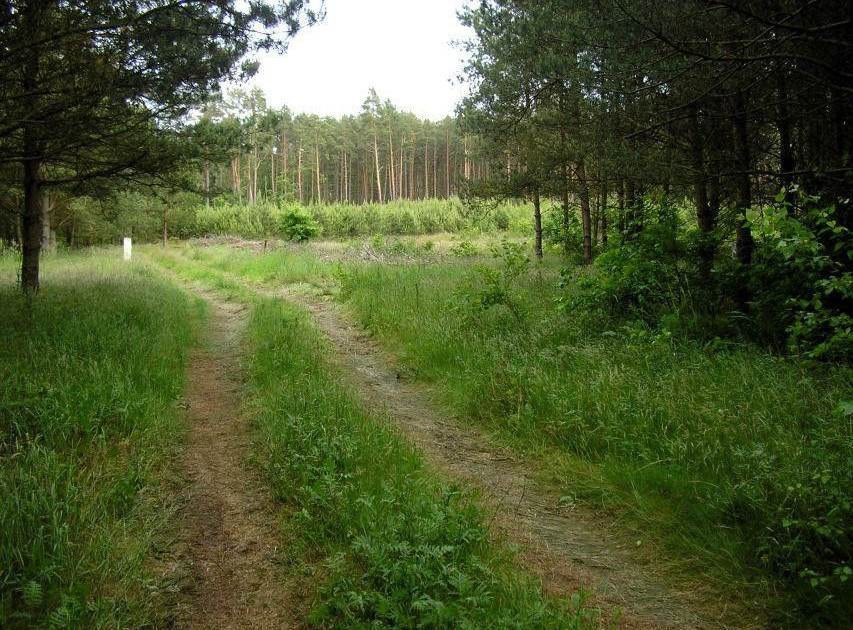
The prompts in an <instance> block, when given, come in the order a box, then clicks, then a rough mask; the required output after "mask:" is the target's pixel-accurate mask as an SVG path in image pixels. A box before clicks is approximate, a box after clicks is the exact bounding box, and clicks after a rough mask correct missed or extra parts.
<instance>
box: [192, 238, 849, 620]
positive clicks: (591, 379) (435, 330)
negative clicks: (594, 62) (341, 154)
mask: <svg viewBox="0 0 853 630" xmlns="http://www.w3.org/2000/svg"><path fill="white" fill-rule="evenodd" d="M192 255H193V256H195V258H196V259H197V260H198V261H199V262H202V263H203V264H204V265H208V266H212V267H214V268H218V269H221V270H226V271H228V272H230V273H235V274H240V275H243V276H244V277H246V278H247V279H251V280H253V281H256V282H275V283H278V282H288V281H289V280H288V278H295V279H298V281H299V282H308V283H316V284H320V285H324V286H327V285H326V283H328V277H329V273H330V272H329V271H328V270H323V271H321V272H320V273H319V274H318V275H317V276H315V280H313V281H312V279H311V277H310V274H308V275H305V274H303V273H302V271H303V270H305V269H308V268H310V267H311V266H312V265H314V264H315V262H311V261H310V256H309V255H308V254H307V253H305V252H302V253H299V254H291V253H286V252H277V253H275V254H266V255H264V254H257V253H250V252H243V253H240V254H235V255H234V256H233V257H232V256H228V255H226V254H225V253H223V252H222V251H221V250H214V251H211V252H204V251H201V252H194V253H192ZM507 260H508V257H507V256H504V257H503V259H502V260H490V259H487V258H484V257H474V258H472V259H459V258H457V257H454V256H448V257H446V258H445V259H444V260H443V261H442V263H441V264H422V265H417V264H407V265H388V264H353V263H347V264H344V265H338V266H337V268H336V271H335V278H336V279H337V280H338V281H339V282H340V283H341V287H340V298H341V299H342V300H344V301H345V302H346V303H347V304H348V305H349V306H350V307H351V308H352V310H353V312H354V313H355V315H356V317H358V318H359V320H360V321H361V323H362V324H363V325H364V326H365V327H366V328H368V329H370V330H372V331H373V332H374V333H375V334H376V335H377V336H378V337H379V338H380V339H382V340H383V341H384V342H385V343H386V345H387V346H388V347H389V348H391V349H392V350H393V351H394V352H395V353H396V354H398V356H399V357H400V358H401V362H402V364H403V366H404V369H405V370H406V371H407V372H409V373H410V374H411V375H413V376H415V377H417V378H419V379H421V380H424V381H427V382H430V383H434V384H435V385H437V387H438V390H439V391H440V392H441V395H442V396H443V397H444V398H445V400H446V401H447V402H448V403H450V405H451V406H452V407H453V408H454V409H456V410H457V412H458V414H459V415H460V417H462V418H465V419H467V420H469V421H471V422H474V423H476V424H478V425H479V426H481V427H484V428H486V429H488V430H489V431H491V432H492V433H493V434H495V435H497V436H498V438H499V439H501V440H502V441H503V442H505V443H507V444H510V445H511V446H512V447H513V448H515V449H516V450H517V451H518V452H520V453H523V454H525V455H526V456H527V457H528V461H529V462H530V465H531V466H532V467H535V468H537V469H539V470H540V472H541V476H542V478H543V479H544V480H546V481H547V482H548V483H550V484H554V485H556V486H557V487H559V488H561V491H562V492H563V493H564V494H565V497H566V500H567V501H575V500H577V501H584V502H587V503H590V504H592V505H596V506H599V507H600V508H603V509H605V510H609V511H612V512H614V513H616V514H619V515H620V517H621V518H622V519H623V520H624V522H625V523H626V527H629V528H632V529H633V530H634V531H635V532H636V535H637V538H638V540H639V541H641V544H642V543H644V544H645V545H647V546H649V547H650V548H653V549H657V550H656V551H650V553H652V554H653V555H656V556H658V561H660V559H659V558H660V556H664V557H666V558H668V559H669V560H668V561H669V562H671V563H672V564H673V565H677V566H679V567H680V570H682V571H688V572H700V573H703V574H706V575H707V576H708V577H709V578H710V579H711V580H712V581H714V582H716V583H717V584H718V585H720V587H721V588H725V586H724V585H726V584H732V583H734V584H737V588H739V589H743V591H744V593H749V596H750V597H758V598H761V599H764V600H766V601H767V604H766V605H767V606H768V607H769V608H772V607H776V610H775V611H774V612H773V613H771V614H773V615H774V618H775V619H776V622H778V623H788V624H790V625H791V626H793V627H796V626H797V624H801V623H802V621H803V620H804V619H809V620H810V621H812V622H814V623H819V622H820V620H821V619H823V620H824V621H826V622H827V623H828V624H829V625H833V624H837V623H839V621H838V620H839V619H847V618H849V615H850V609H849V601H850V598H849V593H850V591H849V584H850V581H849V580H848V575H849V567H850V548H851V546H850V541H851V538H850V536H851V532H850V527H849V522H850V517H851V507H850V502H849V497H850V495H851V486H853V484H851V466H850V461H851V460H850V458H851V452H853V448H851V444H853V437H851V416H850V403H849V401H850V400H851V398H853V387H851V372H850V370H849V368H847V367H844V366H829V365H817V364H813V363H805V362H798V361H795V360H792V359H788V358H784V357H779V356H773V355H771V354H768V353H767V352H765V351H762V350H760V349H757V348H755V347H752V346H749V345H744V344H736V343H724V342H719V343H711V344H699V343H692V342H684V341H681V342H675V341H673V340H672V339H670V338H669V337H667V336H665V335H662V334H659V333H653V332H650V331H648V330H646V329H644V328H642V327H620V328H616V329H612V330H611V329H606V328H605V329H602V327H601V321H600V320H598V319H596V318H595V317H593V316H592V315H591V314H589V313H584V312H577V311H576V312H564V311H560V310H558V309H557V308H555V302H556V301H557V299H558V298H560V297H565V296H566V294H567V293H570V292H571V290H572V289H571V287H569V288H565V289H560V288H558V283H557V282H556V279H557V272H556V269H555V268H554V267H553V266H550V265H546V266H544V267H532V268H529V269H528V268H527V267H525V266H524V265H522V269H521V270H520V271H519V270H518V269H513V268H512V264H511V263H508V262H507ZM276 266H278V271H277V270H276ZM321 269H322V267H321ZM792 598H793V602H794V603H793V605H792V604H791V603H790V602H791V601H792ZM786 601H787V603H786ZM771 602H775V603H771Z"/></svg>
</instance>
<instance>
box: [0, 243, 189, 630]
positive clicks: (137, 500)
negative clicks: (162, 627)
mask: <svg viewBox="0 0 853 630" xmlns="http://www.w3.org/2000/svg"><path fill="white" fill-rule="evenodd" d="M16 263H17V261H16V260H15V259H13V258H12V257H11V256H6V257H4V258H3V260H2V261H0V274H2V276H3V278H4V281H3V285H2V288H0V294H2V295H0V329H1V330H2V336H3V340H4V343H3V345H2V346H0V532H2V536H0V626H2V627H3V628H9V629H13V628H22V629H23V628H51V629H54V628H116V629H118V628H122V629H127V628H150V627H152V626H155V625H157V624H158V623H160V622H161V621H162V619H164V616H165V614H166V611H165V608H164V603H165V602H164V599H163V597H161V594H162V591H161V589H162V587H163V584H162V582H161V578H162V576H160V575H158V573H157V572H156V571H154V570H153V568H152V565H151V563H150V560H151V553H152V547H153V546H154V545H155V544H159V543H160V541H161V538H162V537H163V535H164V531H168V527H169V517H170V514H171V513H172V511H173V509H174V508H173V505H172V504H173V500H174V499H173V498H172V497H171V495H170V493H169V491H168V483H167V479H168V478H169V475H170V469H169V462H170V459H171V454H172V453H173V452H174V449H175V448H176V445H177V444H179V443H180V437H181V425H180V422H179V419H178V414H177V413H176V410H175V407H174V401H175V398H176V397H178V396H179V395H180V393H181V391H182V387H183V384H184V376H183V375H184V369H185V365H186V359H187V350H188V348H189V346H190V345H191V344H192V343H193V341H194V334H193V330H192V328H193V323H194V322H198V321H199V319H200V317H201V315H202V312H201V310H200V307H199V306H198V305H197V304H196V303H193V302H191V301H189V300H188V299H187V298H186V297H185V296H184V295H183V294H181V293H180V292H179V291H177V290H176V289H175V288H173V287H171V286H169V285H167V284H166V283H164V282H163V281H162V280H160V279H159V278H158V277H156V276H154V275H152V274H151V273H150V272H148V271H146V270H145V269H144V268H141V267H139V266H137V265H126V264H121V263H117V262H113V261H112V260H110V258H109V257H108V256H105V255H100V254H99V255H95V256H92V255H88V254H85V255H84V254H81V255H54V256H48V257H46V260H45V264H44V274H43V279H44V280H43V289H42V291H41V294H40V295H39V296H38V298H36V299H33V300H26V299H24V298H23V297H22V296H20V295H19V292H18V289H17V288H16V287H15V286H14V285H13V284H12V283H11V282H9V281H8V280H9V279H10V278H14V275H13V273H14V271H13V270H14V265H15V264H16Z"/></svg>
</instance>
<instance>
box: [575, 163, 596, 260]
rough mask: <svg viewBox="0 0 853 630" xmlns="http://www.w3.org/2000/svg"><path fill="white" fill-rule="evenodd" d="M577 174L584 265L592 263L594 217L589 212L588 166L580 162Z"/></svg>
mask: <svg viewBox="0 0 853 630" xmlns="http://www.w3.org/2000/svg"><path fill="white" fill-rule="evenodd" d="M575 174H576V175H577V178H578V186H579V190H578V192H579V193H580V202H581V225H582V226H583V264H585V265H588V264H589V263H591V262H592V217H591V216H590V211H589V186H588V185H587V181H586V165H585V164H584V161H583V160H580V161H579V162H578V166H577V169H576V170H575Z"/></svg>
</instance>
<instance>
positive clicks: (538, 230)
mask: <svg viewBox="0 0 853 630" xmlns="http://www.w3.org/2000/svg"><path fill="white" fill-rule="evenodd" d="M533 229H534V231H535V234H536V242H535V244H534V246H533V249H534V251H535V252H536V258H538V259H539V260H542V200H541V198H540V197H539V189H538V188H537V189H536V190H534V191H533Z"/></svg>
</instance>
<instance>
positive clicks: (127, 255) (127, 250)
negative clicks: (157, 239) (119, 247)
mask: <svg viewBox="0 0 853 630" xmlns="http://www.w3.org/2000/svg"><path fill="white" fill-rule="evenodd" d="M132 249H133V244H132V243H131V242H130V237H129V236H125V237H124V259H125V260H130V255H131V250H132Z"/></svg>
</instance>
